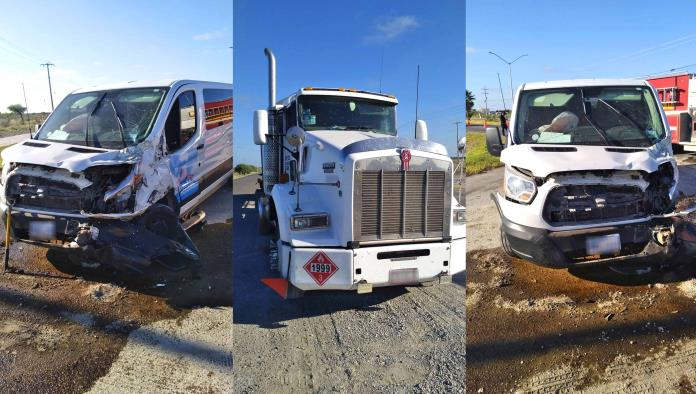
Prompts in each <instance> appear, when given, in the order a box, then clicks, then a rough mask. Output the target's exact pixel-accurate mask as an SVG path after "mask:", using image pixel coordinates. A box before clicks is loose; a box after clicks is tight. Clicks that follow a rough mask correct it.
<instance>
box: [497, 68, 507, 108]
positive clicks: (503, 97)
mask: <svg viewBox="0 0 696 394" xmlns="http://www.w3.org/2000/svg"><path fill="white" fill-rule="evenodd" d="M498 86H500V98H502V99H503V111H505V110H506V109H507V108H505V95H504V94H503V84H502V83H500V73H498Z"/></svg>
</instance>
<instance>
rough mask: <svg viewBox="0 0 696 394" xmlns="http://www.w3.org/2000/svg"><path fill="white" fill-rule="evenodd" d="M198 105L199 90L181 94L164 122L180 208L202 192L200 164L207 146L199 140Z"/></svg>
mask: <svg viewBox="0 0 696 394" xmlns="http://www.w3.org/2000/svg"><path fill="white" fill-rule="evenodd" d="M196 108H197V107H196V92H195V91H194V90H193V89H190V90H184V91H182V92H180V93H178V96H177V97H176V99H175V100H174V102H173V104H172V106H171V109H170V110H169V115H168V116H167V121H166V122H165V125H164V135H165V141H166V143H167V152H168V153H169V168H170V170H171V172H172V178H173V179H174V183H175V185H174V187H175V195H176V199H177V202H178V203H179V207H182V206H183V205H184V204H186V203H187V202H189V201H191V200H192V199H193V198H195V197H196V196H197V195H198V194H199V193H200V191H199V189H200V188H199V183H200V174H201V171H200V169H199V167H200V165H201V163H200V156H201V151H202V149H203V147H204V145H203V144H202V143H200V140H201V138H200V132H199V130H198V114H197V111H196Z"/></svg>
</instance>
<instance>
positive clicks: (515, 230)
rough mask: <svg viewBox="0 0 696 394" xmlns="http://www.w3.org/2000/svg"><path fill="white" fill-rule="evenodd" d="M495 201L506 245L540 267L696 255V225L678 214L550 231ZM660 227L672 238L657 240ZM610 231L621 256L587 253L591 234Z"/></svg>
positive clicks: (663, 261) (667, 260) (671, 260)
mask: <svg viewBox="0 0 696 394" xmlns="http://www.w3.org/2000/svg"><path fill="white" fill-rule="evenodd" d="M493 200H494V201H495V203H496V206H497V207H498V212H499V213H500V219H501V238H502V239H501V242H503V247H504V248H505V249H506V250H507V251H508V252H512V254H514V255H516V256H517V257H520V258H523V259H526V260H528V261H530V262H532V263H534V264H537V265H540V266H544V267H549V268H569V267H573V266H576V267H577V266H598V265H616V264H660V265H672V264H681V263H685V262H688V261H690V259H692V258H693V256H696V227H694V225H693V224H691V223H689V222H687V221H685V220H684V219H683V218H682V217H680V216H677V215H665V216H664V217H657V218H651V219H649V220H646V221H644V222H640V223H631V224H623V225H608V226H604V227H592V228H584V229H573V230H563V231H551V230H547V229H542V228H534V227H529V226H524V225H520V224H517V223H513V222H511V221H510V220H508V219H507V218H506V217H505V216H504V215H503V214H502V211H501V209H500V206H499V205H498V201H497V199H496V198H493ZM660 229H671V235H670V237H669V238H668V239H666V240H664V239H663V240H662V241H660V240H658V237H656V236H655V234H656V231H660ZM611 234H618V235H619V239H620V241H621V251H620V253H619V254H618V255H612V256H596V255H595V256H588V253H587V251H586V239H587V238H588V237H591V236H602V235H611Z"/></svg>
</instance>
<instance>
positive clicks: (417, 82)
mask: <svg viewBox="0 0 696 394" xmlns="http://www.w3.org/2000/svg"><path fill="white" fill-rule="evenodd" d="M419 89H420V64H419V65H418V73H417V74H416V121H415V122H413V138H417V137H418V136H417V135H416V125H417V124H418V97H419V94H420V92H419Z"/></svg>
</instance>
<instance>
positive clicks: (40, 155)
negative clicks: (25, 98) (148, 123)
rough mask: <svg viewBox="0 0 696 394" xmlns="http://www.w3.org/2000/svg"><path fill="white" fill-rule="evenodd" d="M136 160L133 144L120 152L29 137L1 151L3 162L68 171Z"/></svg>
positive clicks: (78, 170)
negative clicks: (30, 138)
mask: <svg viewBox="0 0 696 394" xmlns="http://www.w3.org/2000/svg"><path fill="white" fill-rule="evenodd" d="M27 144H31V145H27ZM32 145H33V146H32ZM90 151H91V152H90ZM136 161H137V154H136V148H135V147H130V148H128V149H126V150H123V151H121V150H108V151H103V150H100V149H93V148H90V147H87V146H79V145H69V144H62V143H58V142H48V141H37V140H29V139H28V140H26V141H24V142H20V143H18V144H15V145H12V146H10V147H9V148H6V149H5V150H3V151H2V162H3V163H8V162H14V163H25V164H36V165H43V166H49V167H56V168H63V169H66V170H68V171H71V172H80V171H84V170H85V169H86V168H88V167H92V166H95V165H112V164H121V163H134V162H136Z"/></svg>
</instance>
